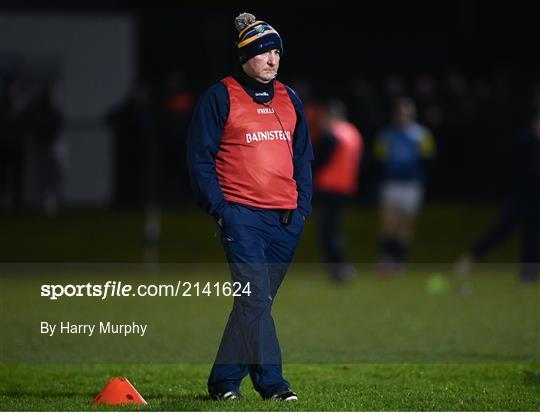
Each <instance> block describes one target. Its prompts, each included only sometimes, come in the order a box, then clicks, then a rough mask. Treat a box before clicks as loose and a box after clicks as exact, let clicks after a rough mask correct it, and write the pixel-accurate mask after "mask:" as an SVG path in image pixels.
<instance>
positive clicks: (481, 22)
mask: <svg viewBox="0 0 540 413" xmlns="http://www.w3.org/2000/svg"><path fill="white" fill-rule="evenodd" d="M145 4H148V3H147V2H127V1H92V2H90V1H78V2H68V1H47V2H44V1H3V2H2V6H1V8H0V10H3V11H6V12H17V13H28V12H31V13H37V14H43V15H51V14H83V15H99V14H101V13H105V14H126V13H127V14H130V15H132V16H134V17H135V18H136V22H137V24H136V27H137V29H136V38H137V46H136V50H137V67H136V70H135V72H136V73H137V76H138V78H139V80H141V81H143V82H146V83H148V84H149V85H153V86H156V85H159V84H160V82H162V80H163V79H164V78H165V77H166V76H168V75H169V74H170V73H173V72H177V73H181V74H182V76H183V87H184V88H185V89H186V90H187V91H189V93H190V94H192V95H193V96H194V97H196V96H197V95H199V94H200V93H202V91H204V89H205V88H206V87H208V86H209V85H210V84H211V83H213V82H214V81H216V80H218V79H220V78H222V77H224V76H225V75H226V74H227V73H228V72H229V70H230V69H231V68H232V67H234V65H235V62H236V59H235V53H234V48H233V43H234V37H235V32H234V27H233V20H234V17H235V16H236V14H237V13H238V12H241V11H250V12H252V13H254V14H256V15H257V16H259V17H260V18H262V19H266V20H268V21H269V22H270V23H271V24H273V25H274V26H275V27H276V28H277V29H278V30H279V32H280V34H281V35H282V37H283V39H284V46H285V58H284V60H283V62H282V66H281V71H280V78H281V79H282V80H283V81H285V82H286V83H289V84H291V85H293V87H296V88H297V89H298V91H299V92H300V94H301V95H302V97H303V98H304V100H309V99H310V98H314V99H315V98H321V97H340V98H342V99H343V100H344V101H345V102H346V103H347V105H348V108H349V113H350V118H351V120H352V121H353V122H354V123H355V124H357V126H358V127H359V128H360V130H361V131H362V133H363V134H364V138H365V140H366V142H367V145H368V148H369V146H370V143H371V142H372V140H373V138H374V136H375V134H376V133H377V130H378V129H379V128H380V127H381V126H382V125H384V123H385V122H386V121H387V119H388V103H389V99H390V98H391V97H392V94H393V93H398V92H394V91H393V90H394V89H391V88H392V85H396V82H397V85H398V86H399V87H400V89H398V90H399V93H404V94H407V95H409V96H412V97H413V98H415V99H416V101H417V103H418V105H419V109H420V111H419V113H420V121H421V122H424V123H426V124H427V125H428V126H430V127H431V129H432V130H433V132H434V134H435V137H436V141H437V146H438V160H437V162H436V163H435V165H434V167H433V170H432V173H431V176H430V181H429V184H430V196H435V197H438V198H441V199H448V198H456V199H466V200H471V199H477V198H485V199H494V198H495V199H496V198H497V195H499V194H500V192H501V187H504V186H505V185H508V183H509V175H510V174H509V171H508V170H505V168H501V167H500V165H501V164H503V165H504V164H505V162H506V161H507V154H508V147H509V146H511V145H512V140H513V139H515V136H516V134H517V133H518V131H519V129H520V128H522V127H524V126H525V125H526V124H527V121H528V116H529V114H530V111H531V108H532V105H533V103H534V99H535V96H536V95H537V94H538V93H539V70H538V69H539V66H538V58H537V56H538V51H537V48H536V47H535V45H536V43H537V40H538V34H539V30H538V27H539V26H538V24H537V21H536V18H535V16H534V13H532V12H531V10H529V9H528V8H527V7H521V6H519V5H512V6H509V5H508V4H493V3H487V2H486V3H483V2H475V1H456V2H445V3H439V2H437V3H435V2H427V1H426V2H424V1H412V2H411V1H409V2H400V1H383V2H363V3H361V4H358V5H357V6H355V8H354V9H353V8H352V6H351V5H350V4H348V5H339V4H337V3H332V5H329V4H325V5H315V6H313V5H297V4H295V5H293V6H292V8H289V7H285V6H284V5H278V4H270V5H268V6H266V5H264V4H263V3H262V2H261V3H256V4H254V3H252V2H247V3H232V4H227V5H223V4H215V5H211V4H206V5H200V6H195V5H193V3H188V4H187V5H183V4H182V3H181V2H174V3H169V4H166V5H164V6H162V7H157V6H154V7H152V8H147V7H144V5H145ZM153 4H154V3H153ZM179 138H180V139H181V138H182V137H179ZM368 155H369V153H368ZM179 161H180V162H181V159H179ZM369 166H370V163H369V157H368V158H367V159H366V162H364V165H363V169H364V171H363V178H364V179H363V185H362V187H363V190H362V194H361V197H365V196H367V197H369V193H370V191H371V189H370V188H371V179H370V178H371V177H370V168H369Z"/></svg>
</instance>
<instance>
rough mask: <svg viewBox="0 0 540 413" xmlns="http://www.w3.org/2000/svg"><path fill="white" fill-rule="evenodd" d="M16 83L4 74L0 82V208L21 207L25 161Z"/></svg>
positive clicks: (18, 87)
mask: <svg viewBox="0 0 540 413" xmlns="http://www.w3.org/2000/svg"><path fill="white" fill-rule="evenodd" d="M20 95H21V90H20V83H19V81H18V80H17V78H16V77H15V76H14V75H5V76H4V78H3V79H2V84H1V85H0V208H6V209H15V210H17V209H20V208H21V207H22V186H23V177H24V176H23V175H24V163H25V141H24V129H23V127H24V123H23V122H22V117H21V110H20V100H21V99H20Z"/></svg>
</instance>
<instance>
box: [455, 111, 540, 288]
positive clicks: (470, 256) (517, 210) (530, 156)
mask: <svg viewBox="0 0 540 413" xmlns="http://www.w3.org/2000/svg"><path fill="white" fill-rule="evenodd" d="M513 149H514V155H513V160H512V161H513V162H511V168H510V170H511V171H512V173H513V180H512V189H511V193H510V197H509V199H508V200H507V201H506V203H505V204H504V206H503V208H502V211H501V213H500V215H499V217H498V219H497V221H496V222H495V223H494V224H493V225H492V226H491V228H490V229H489V230H488V231H487V232H486V233H485V234H484V235H483V236H482V237H480V239H478V241H477V242H476V243H475V244H474V245H473V247H472V248H471V250H470V251H469V252H467V253H466V254H464V255H463V256H462V257H461V259H460V260H459V261H458V263H457V265H456V274H457V275H460V276H464V275H467V274H468V273H469V271H470V269H471V266H472V264H473V263H475V262H477V261H480V260H481V259H482V258H483V257H484V256H485V255H487V254H488V253H489V252H490V251H491V250H492V249H493V248H495V247H496V246H498V245H499V244H500V243H502V242H503V241H504V240H506V239H507V238H508V237H509V236H510V234H512V233H513V232H514V230H515V229H517V228H518V227H520V228H521V230H522V239H521V270H520V275H519V279H520V282H521V283H523V284H528V283H531V282H535V281H537V280H538V278H539V276H540V109H539V110H538V111H537V112H536V113H535V115H534V116H533V117H532V121H531V124H530V126H529V127H528V128H527V129H526V130H525V131H524V132H522V133H521V134H520V136H519V137H518V140H517V143H516V145H515V148H513Z"/></svg>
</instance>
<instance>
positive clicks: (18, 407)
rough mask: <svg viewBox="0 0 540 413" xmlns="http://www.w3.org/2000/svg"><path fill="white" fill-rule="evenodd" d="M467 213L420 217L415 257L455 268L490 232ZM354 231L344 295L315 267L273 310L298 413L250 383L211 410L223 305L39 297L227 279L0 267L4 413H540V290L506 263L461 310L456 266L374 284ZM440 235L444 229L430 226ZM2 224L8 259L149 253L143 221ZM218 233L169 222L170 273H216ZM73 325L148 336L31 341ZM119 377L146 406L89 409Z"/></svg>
mask: <svg viewBox="0 0 540 413" xmlns="http://www.w3.org/2000/svg"><path fill="white" fill-rule="evenodd" d="M462 216H464V212H463V210H459V209H458V210H456V209H451V208H450V209H448V208H445V209H437V208H434V209H428V210H427V211H426V214H425V215H424V216H423V218H421V221H420V222H419V228H418V238H417V243H416V244H415V249H414V251H413V256H414V260H415V261H416V262H420V261H423V262H450V261H451V260H452V259H453V258H455V257H456V256H457V254H458V253H459V252H461V250H462V249H463V248H464V246H466V245H467V244H468V243H469V242H470V241H472V240H473V239H474V238H475V235H476V234H477V232H478V231H480V230H481V229H482V228H483V227H485V225H487V224H488V223H489V221H490V219H491V218H492V217H493V216H494V211H491V212H489V213H487V214H484V213H483V212H482V211H481V210H480V209H479V210H478V211H475V210H474V208H471V216H472V218H471V219H470V220H469V221H467V222H462V221H459V220H458V219H457V218H459V217H462ZM348 222H349V224H348V227H347V230H348V233H349V236H350V237H351V243H350V245H351V254H352V261H356V262H363V263H365V264H364V265H362V266H360V267H359V270H360V276H359V277H358V278H357V279H356V280H355V281H354V282H353V283H352V284H350V285H347V286H342V287H338V286H335V285H332V284H331V283H330V282H329V281H328V280H327V278H326V276H325V274H324V272H323V270H322V269H321V268H318V267H317V266H310V265H301V264H299V265H296V266H293V268H292V269H291V272H290V274H289V275H288V276H287V279H286V280H285V282H284V285H283V286H282V288H281V290H280V293H279V295H278V298H277V300H276V304H275V306H274V309H273V314H274V318H275V320H276V325H277V329H278V334H279V336H280V341H281V346H282V351H283V357H284V361H285V363H284V374H285V377H286V378H287V379H288V380H289V381H290V382H291V383H292V385H293V388H294V390H295V391H297V392H298V394H299V398H300V400H299V402H298V403H293V404H280V403H276V402H271V401H262V400H260V398H259V396H258V394H256V393H255V392H254V391H253V389H252V387H251V383H250V381H249V378H246V379H245V380H244V382H243V384H242V389H241V390H242V393H243V394H244V396H245V400H243V401H237V402H232V403H230V404H229V403H222V402H215V401H211V400H208V398H207V396H206V379H207V375H208V372H209V369H210V365H211V359H212V357H213V356H214V354H215V351H216V349H217V344H218V343H219V339H220V336H221V333H222V330H223V327H224V324H225V322H226V317H227V314H228V311H229V309H230V305H231V300H230V299H226V298H220V299H206V298H192V299H189V300H174V299H154V300H152V299H142V298H138V299H135V298H134V299H129V300H124V301H123V300H121V299H116V300H115V299H112V300H107V301H106V302H100V303H97V302H96V301H95V300H92V299H73V300H64V301H61V300H59V301H58V302H56V303H51V302H50V301H47V300H46V299H43V298H40V297H39V284H40V283H42V282H45V280H47V281H50V280H52V279H53V278H54V277H53V278H51V277H52V276H51V274H55V272H56V274H55V277H56V278H57V279H63V281H64V282H66V280H70V279H80V280H106V279H119V278H121V277H124V278H125V279H129V280H131V282H133V283H138V282H141V283H143V282H146V283H148V282H152V281H153V282H155V281H158V280H166V279H177V278H183V279H190V280H192V281H195V280H197V279H199V278H200V279H204V280H212V281H216V280H217V281H225V280H226V279H227V274H226V271H225V270H224V269H216V268H214V267H211V266H208V267H205V266H202V267H184V266H182V265H179V266H173V267H171V268H172V270H171V271H170V272H169V273H168V274H166V275H164V276H159V277H157V278H156V277H153V278H152V277H149V276H148V275H147V274H145V272H144V271H142V270H140V271H139V270H137V271H131V270H129V271H126V270H125V269H118V268H116V267H114V266H107V265H105V266H101V267H99V268H98V269H96V267H92V266H88V267H83V268H84V270H83V271H77V272H76V273H74V274H70V271H71V272H73V268H71V269H70V270H68V271H67V272H66V271H64V272H58V271H57V270H58V267H54V266H34V267H32V268H33V270H32V271H33V273H32V274H26V275H23V276H21V275H20V274H19V275H18V276H17V277H13V274H8V273H9V271H8V270H10V269H13V268H12V267H9V266H5V265H1V264H0V269H1V270H2V276H3V277H2V279H1V285H0V299H1V301H0V304H1V308H0V311H1V313H0V338H1V347H0V360H1V363H0V410H2V411H23V410H27V411H41V410H46V411H80V410H84V411H86V410H89V411H94V410H98V411H102V410H106V411H108V410H144V411H147V410H152V411H224V410H227V411H271V410H279V411H288V410H293V411H360V410H361V411H373V410H376V411H395V410H404V411H538V410H539V409H540V304H539V303H540V285H538V284H537V285H531V286H527V287H523V286H520V285H519V284H518V283H517V281H516V268H515V266H505V265H489V266H485V267H480V268H478V271H477V272H476V273H474V274H473V275H472V277H471V284H472V291H473V294H472V296H471V297H469V298H463V297H461V296H460V295H459V294H458V287H459V285H458V284H456V282H455V281H454V280H453V279H452V278H451V268H450V265H449V264H423V265H412V266H410V268H409V269H408V271H407V272H406V273H405V274H403V276H401V277H398V278H395V279H381V278H378V277H377V276H376V275H375V274H374V272H373V268H372V267H371V266H370V264H369V262H372V260H373V259H374V254H375V251H376V245H375V241H374V240H376V224H375V222H376V215H375V213H373V212H371V211H367V210H364V211H362V210H360V211H359V212H358V211H352V212H349V215H348ZM441 222H443V223H446V224H445V225H446V228H441V226H440V225H439V226H438V227H437V228H436V229H434V228H435V224H436V223H441ZM458 222H459V225H457V224H456V223H458ZM452 223H453V224H452ZM0 225H1V226H2V228H4V230H6V231H8V233H10V232H11V233H12V235H13V236H12V237H3V238H2V240H1V241H0V244H1V245H0V246H1V248H2V251H3V252H2V258H3V259H2V261H3V262H10V261H11V262H21V261H30V262H40V261H48V262H54V261H59V262H67V261H84V258H85V257H86V258H87V261H94V262H104V261H108V262H120V261H124V262H137V261H140V258H141V256H142V254H141V251H142V250H141V246H140V245H141V244H140V242H141V234H140V229H141V228H142V218H141V215H138V214H136V213H131V214H126V215H122V214H118V215H116V214H98V213H95V212H88V213H85V212H77V213H75V212H73V213H68V214H66V215H64V216H61V217H59V218H58V219H57V220H50V219H48V218H45V217H40V216H37V215H34V216H29V215H21V216H12V217H9V218H6V217H0ZM464 227H466V228H468V229H469V231H466V232H464V231H463V228H464ZM17 228H19V229H21V228H22V230H21V231H16V229H17ZM24 228H26V229H24ZM432 228H433V229H432ZM471 228H472V229H471ZM473 229H474V230H473ZM211 233H212V225H211V222H208V220H207V219H206V217H204V215H203V214H202V213H199V212H197V213H191V212H187V213H166V214H164V228H163V243H162V245H161V246H160V256H161V258H162V259H164V260H165V261H169V262H174V261H176V262H193V261H195V262H199V263H200V262H203V261H204V258H205V257H206V258H208V260H209V261H212V262H219V261H221V260H222V255H221V254H222V253H221V251H220V249H219V245H218V244H217V241H216V240H214V239H212V237H211ZM25 234H26V235H25ZM28 234H32V235H33V237H32V238H29V237H28ZM81 234H84V236H81ZM360 235H361V236H360ZM515 245H516V244H515V242H514V241H513V242H512V243H511V244H510V247H509V248H507V249H505V250H501V251H499V252H497V253H496V254H499V255H495V257H499V259H500V260H510V259H511V257H514V256H515V252H516V249H515ZM315 246H316V243H315V241H314V237H313V226H312V223H310V224H309V225H308V227H307V228H306V231H305V233H304V236H303V240H302V246H301V248H300V250H299V252H298V256H297V257H298V260H297V262H315V261H316V259H317V254H316V248H315ZM203 253H204V254H206V255H204V254H203ZM203 255H204V256H203ZM46 258H48V259H46ZM190 258H192V259H190ZM430 259H431V260H430ZM194 268H195V269H194ZM26 271H27V272H32V271H30V270H28V269H26ZM433 274H442V275H443V276H444V277H446V280H447V281H448V286H447V288H443V289H441V290H440V291H435V292H433V291H431V292H430V290H429V289H427V288H426V287H427V286H428V285H429V280H430V277H431V276H432V275H433ZM70 276H73V278H69V277H70ZM70 317H71V318H73V319H75V320H76V319H80V320H83V319H90V318H91V319H95V320H99V319H118V320H124V321H129V320H130V319H134V320H140V321H146V322H148V323H149V325H150V327H149V328H151V330H150V331H149V333H148V336H147V337H141V338H136V337H133V338H120V337H118V338H111V337H102V338H100V337H95V338H92V339H88V338H80V339H72V338H67V337H66V338H62V337H58V338H51V340H46V339H45V338H43V337H40V335H39V334H38V333H37V328H38V324H37V322H38V321H39V320H41V319H43V318H46V319H50V320H53V321H54V320H62V319H66V318H70ZM195 321H196V322H195ZM114 376H125V377H128V378H129V380H130V381H131V382H132V383H133V384H134V385H135V387H136V388H137V389H138V390H139V392H140V393H141V394H142V395H143V397H144V398H145V399H146V400H147V401H148V405H146V406H144V407H135V406H125V407H104V406H94V405H92V404H91V403H90V401H91V400H92V399H93V398H94V397H95V396H96V395H97V393H98V392H99V391H100V390H101V388H102V387H103V386H104V385H105V383H106V382H107V381H108V379H109V378H111V377H114Z"/></svg>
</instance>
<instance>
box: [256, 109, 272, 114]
mask: <svg viewBox="0 0 540 413" xmlns="http://www.w3.org/2000/svg"><path fill="white" fill-rule="evenodd" d="M272 113H274V108H259V109H257V114H258V115H269V114H272Z"/></svg>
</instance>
